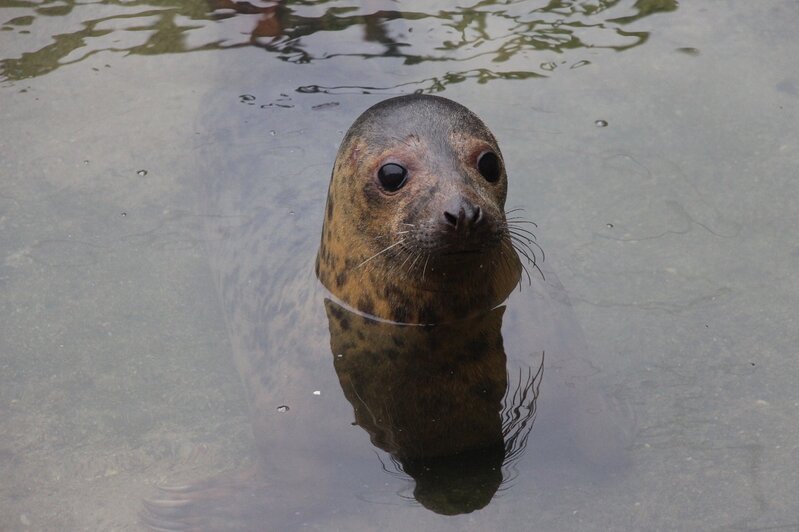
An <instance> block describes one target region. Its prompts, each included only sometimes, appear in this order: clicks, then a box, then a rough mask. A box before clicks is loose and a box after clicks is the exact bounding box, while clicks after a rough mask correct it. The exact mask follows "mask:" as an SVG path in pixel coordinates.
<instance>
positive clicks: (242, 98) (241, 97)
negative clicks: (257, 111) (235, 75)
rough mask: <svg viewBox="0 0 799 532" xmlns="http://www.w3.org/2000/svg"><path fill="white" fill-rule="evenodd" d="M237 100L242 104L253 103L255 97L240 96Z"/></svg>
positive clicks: (250, 95) (249, 95) (248, 95)
mask: <svg viewBox="0 0 799 532" xmlns="http://www.w3.org/2000/svg"><path fill="white" fill-rule="evenodd" d="M239 100H240V101H241V102H242V103H245V102H254V101H255V96H253V95H252V94H242V95H240V96H239Z"/></svg>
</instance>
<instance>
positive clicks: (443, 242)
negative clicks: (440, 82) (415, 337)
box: [316, 95, 521, 323]
mask: <svg viewBox="0 0 799 532" xmlns="http://www.w3.org/2000/svg"><path fill="white" fill-rule="evenodd" d="M486 151H492V152H494V153H495V154H497V156H498V157H499V159H500V163H501V158H502V155H501V152H500V150H499V147H498V146H497V142H496V139H495V138H494V136H493V135H492V134H491V132H490V131H489V130H488V128H487V127H486V126H485V124H483V122H482V121H481V120H480V119H479V118H478V117H477V116H475V115H474V114H473V113H472V112H471V111H469V110H468V109H466V108H465V107H463V106H462V105H459V104H457V103H455V102H452V101H450V100H447V99H445V98H440V97H436V96H426V95H409V96H401V97H398V98H392V99H389V100H385V101H383V102H380V103H379V104H377V105H375V106H373V107H371V108H370V109H368V110H367V111H366V112H364V113H363V114H362V115H361V116H360V117H359V118H358V119H357V120H356V121H355V123H354V124H353V125H352V127H351V128H350V130H349V131H348V132H347V135H346V136H345V138H344V141H343V142H342V144H341V147H340V149H339V152H338V157H337V159H336V163H335V166H334V168H333V176H332V178H331V181H330V189H329V193H328V200H327V208H326V216H325V221H324V228H323V231H322V241H321V245H320V248H319V254H318V256H317V265H316V271H317V275H318V276H319V279H320V281H321V282H322V284H323V285H325V287H327V289H328V290H330V291H331V292H332V293H333V294H334V295H336V296H337V297H338V298H340V299H341V300H342V301H344V302H345V303H347V304H348V305H350V306H352V307H354V308H356V309H358V310H360V311H363V312H365V313H367V314H371V315H374V316H377V317H380V318H384V319H388V320H391V321H395V322H401V323H438V322H442V321H449V320H453V319H462V318H465V317H467V316H470V315H474V314H477V313H481V312H485V311H486V310H488V309H490V308H492V307H494V306H496V305H497V304H499V303H501V302H502V301H503V300H504V299H505V298H506V297H507V295H508V293H509V292H510V290H512V288H513V287H514V286H515V285H516V284H517V282H518V280H519V275H520V271H521V267H520V263H519V259H518V256H517V255H516V252H515V250H514V249H513V246H512V245H511V242H510V236H509V233H508V230H507V227H506V226H507V222H506V219H505V213H504V204H505V197H506V194H507V176H506V174H505V168H504V164H501V175H500V176H499V179H498V180H497V181H496V182H489V181H487V180H486V179H485V178H484V177H483V176H482V175H481V174H480V172H479V171H478V167H477V161H478V158H479V156H480V155H481V154H482V153H484V152H486ZM386 163H398V164H401V165H402V166H404V167H405V168H407V169H408V181H407V184H406V185H405V186H403V187H402V188H401V189H400V190H398V191H396V192H392V193H388V192H386V191H384V190H383V189H382V188H381V187H380V186H379V183H378V180H377V178H376V176H377V172H378V170H379V168H380V167H381V166H382V165H384V164H386ZM461 200H465V201H468V202H469V203H470V204H471V205H474V206H477V207H479V209H480V210H481V212H482V215H483V217H484V220H483V223H482V224H481V225H480V226H479V227H477V228H474V229H473V230H472V231H470V232H469V233H468V234H465V235H459V236H458V238H457V239H455V238H454V237H453V236H452V235H451V233H448V228H447V227H446V222H445V220H444V213H445V211H446V210H447V209H448V208H449V206H451V205H452V204H453V202H456V203H457V202H458V201H461ZM457 251H461V252H462V251H465V253H454V252H457Z"/></svg>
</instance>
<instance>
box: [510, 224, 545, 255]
mask: <svg viewBox="0 0 799 532" xmlns="http://www.w3.org/2000/svg"><path fill="white" fill-rule="evenodd" d="M508 232H509V233H510V235H511V239H513V240H514V241H516V242H522V240H521V239H524V241H526V244H528V245H527V246H526V247H527V248H528V249H530V252H531V253H532V252H533V250H532V248H530V245H533V246H535V247H536V248H538V251H540V252H541V261H542V262H543V261H545V260H546V255H545V254H544V249H543V248H542V247H541V246H540V245H539V244H538V242H536V241H535V239H530V238H528V237H526V236H524V235H521V234H519V233H517V232H516V230H511V229H509V230H508Z"/></svg>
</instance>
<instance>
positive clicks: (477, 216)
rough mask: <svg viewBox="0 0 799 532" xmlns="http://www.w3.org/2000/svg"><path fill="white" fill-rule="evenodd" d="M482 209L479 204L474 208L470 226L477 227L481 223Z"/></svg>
mask: <svg viewBox="0 0 799 532" xmlns="http://www.w3.org/2000/svg"><path fill="white" fill-rule="evenodd" d="M484 219H485V218H484V217H483V209H481V208H480V207H479V206H477V207H475V208H474V213H473V214H472V227H477V226H478V225H480V224H482V223H483V220H484Z"/></svg>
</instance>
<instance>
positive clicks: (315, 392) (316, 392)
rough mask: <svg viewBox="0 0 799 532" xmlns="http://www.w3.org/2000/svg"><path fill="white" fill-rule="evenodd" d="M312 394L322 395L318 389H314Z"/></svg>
mask: <svg viewBox="0 0 799 532" xmlns="http://www.w3.org/2000/svg"><path fill="white" fill-rule="evenodd" d="M313 394H314V395H322V392H321V391H320V390H314V392H313Z"/></svg>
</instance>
